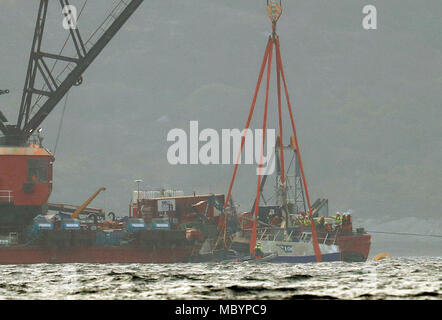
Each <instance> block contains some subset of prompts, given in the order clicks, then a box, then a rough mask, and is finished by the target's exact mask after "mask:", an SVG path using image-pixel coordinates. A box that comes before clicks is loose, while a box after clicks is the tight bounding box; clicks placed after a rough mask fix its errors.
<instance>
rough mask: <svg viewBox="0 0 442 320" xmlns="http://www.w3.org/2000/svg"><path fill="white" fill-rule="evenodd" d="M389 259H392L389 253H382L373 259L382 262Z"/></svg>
mask: <svg viewBox="0 0 442 320" xmlns="http://www.w3.org/2000/svg"><path fill="white" fill-rule="evenodd" d="M388 257H390V259H391V256H390V255H389V254H388V253H380V254H378V255H377V256H376V257H374V258H373V261H378V260H382V259H385V258H388Z"/></svg>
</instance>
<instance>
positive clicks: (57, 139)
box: [51, 0, 88, 155]
mask: <svg viewBox="0 0 442 320" xmlns="http://www.w3.org/2000/svg"><path fill="white" fill-rule="evenodd" d="M87 2H88V0H85V1H84V3H83V6H82V7H81V9H80V13H79V14H78V19H80V16H81V14H82V12H83V10H84V8H85V7H86V4H87ZM70 37H71V34H69V36H68V37H67V38H66V40H65V42H64V44H63V47H62V48H61V50H60V55H61V54H62V52H63V50H64V48H65V47H66V45H67V43H68V41H69V38H70ZM57 61H58V60H55V61H54V65H53V66H52V70H51V72H52V71H54V69H55V66H56V64H57ZM68 97H69V91H68V92H67V93H66V97H65V99H64V106H63V111H62V113H61V117H60V123H59V125H58V132H57V138H56V140H55V146H54V152H53V154H54V155H55V152H56V151H57V146H58V141H59V140H60V134H61V128H62V126H63V119H64V114H65V112H66V107H67V102H68Z"/></svg>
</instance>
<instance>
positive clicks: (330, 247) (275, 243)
mask: <svg viewBox="0 0 442 320" xmlns="http://www.w3.org/2000/svg"><path fill="white" fill-rule="evenodd" d="M267 12H268V15H269V18H270V20H271V22H272V33H271V35H270V36H269V38H268V42H267V46H266V50H265V54H264V59H263V61H262V64H261V69H260V72H259V77H258V83H257V85H256V89H255V92H254V96H253V100H252V105H251V107H250V111H249V115H248V119H247V122H246V125H245V131H247V130H248V129H249V127H250V124H251V120H252V118H253V114H254V110H255V104H256V101H257V96H258V93H259V90H260V87H261V82H262V79H263V76H264V73H265V71H267V72H266V74H267V79H266V80H267V81H266V88H265V102H264V112H263V114H264V119H263V126H262V131H263V139H262V146H261V156H260V162H259V163H258V168H259V169H258V177H257V184H256V196H255V200H254V202H253V205H252V208H251V210H250V211H248V212H242V213H239V214H236V212H235V208H234V207H232V206H231V205H229V201H230V200H231V197H232V189H233V185H234V182H235V179H236V174H237V170H238V162H237V164H235V167H234V171H233V174H232V178H231V182H230V186H229V190H228V193H227V196H226V202H225V208H226V210H228V211H229V210H230V211H231V214H233V215H235V216H236V217H237V219H238V221H239V224H240V226H241V228H240V230H239V231H236V232H234V233H229V232H228V231H227V220H226V223H225V226H226V229H225V231H224V233H222V234H221V235H220V236H219V239H218V241H217V245H219V244H220V243H221V244H224V246H229V247H230V248H232V249H233V250H235V251H237V252H239V253H242V254H243V255H249V256H250V257H252V258H258V257H257V255H256V254H255V246H256V244H257V243H259V244H260V246H261V247H262V249H261V250H262V251H263V253H264V257H266V259H265V261H268V262H286V263H304V262H321V261H365V260H366V259H367V257H368V253H369V249H370V239H371V237H370V235H368V234H367V233H366V232H365V230H364V229H363V228H357V229H356V231H354V230H353V221H352V216H351V215H350V214H343V215H342V216H341V214H336V216H333V217H329V215H328V200H327V199H318V200H317V201H316V202H314V203H313V205H312V204H311V201H310V194H309V190H308V187H307V180H306V175H305V172H304V166H303V162H302V158H301V151H300V147H299V142H298V138H297V132H296V127H295V121H294V116H293V109H292V105H291V101H290V97H289V91H288V87H287V82H286V77H285V73H284V68H283V63H282V57H281V51H280V41H279V36H278V34H277V32H276V26H277V22H278V20H279V18H280V16H281V14H282V8H281V3H280V2H279V3H278V2H277V1H268V7H267ZM274 52H275V56H276V80H277V85H276V88H277V97H278V101H277V110H278V120H279V121H278V127H279V128H278V129H279V135H278V137H277V139H276V141H275V147H274V150H273V153H272V155H271V159H270V161H269V163H270V164H271V163H272V162H273V161H274V162H275V164H276V174H275V175H274V176H275V184H274V188H273V192H272V193H273V195H272V196H271V197H270V196H268V195H267V194H266V192H265V186H266V182H267V180H269V177H270V176H271V175H270V172H269V171H268V170H269V168H271V167H272V165H267V170H266V171H263V155H264V147H265V143H266V142H265V137H266V130H267V117H268V106H269V87H270V78H271V70H272V57H273V53H274ZM266 68H267V70H266ZM282 87H283V88H284V94H285V100H286V104H287V111H288V115H283V110H282V94H281V91H282ZM284 119H289V123H290V125H291V131H292V133H291V136H290V139H289V143H288V144H287V145H285V144H284V137H283V132H284V130H283V123H284V121H283V120H284ZM244 140H245V135H244V134H243V136H242V141H241V146H240V150H239V151H238V156H237V159H240V156H241V153H242V151H243V148H244ZM268 143H271V142H269V141H267V144H268ZM287 164H288V165H287ZM247 189H249V188H247ZM270 199H272V201H273V202H272V203H271V201H270ZM227 217H228V215H227V214H226V219H227ZM221 239H222V240H221ZM258 260H259V259H258Z"/></svg>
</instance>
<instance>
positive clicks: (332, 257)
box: [270, 252, 341, 263]
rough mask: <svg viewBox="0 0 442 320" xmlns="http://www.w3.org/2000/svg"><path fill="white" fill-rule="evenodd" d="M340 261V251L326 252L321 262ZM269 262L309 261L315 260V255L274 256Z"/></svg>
mask: <svg viewBox="0 0 442 320" xmlns="http://www.w3.org/2000/svg"><path fill="white" fill-rule="evenodd" d="M335 261H341V253H339V252H335V253H327V254H323V255H322V261H321V262H335ZM270 262H272V263H311V262H316V256H315V255H308V256H276V257H275V258H273V259H272V260H271V261H270Z"/></svg>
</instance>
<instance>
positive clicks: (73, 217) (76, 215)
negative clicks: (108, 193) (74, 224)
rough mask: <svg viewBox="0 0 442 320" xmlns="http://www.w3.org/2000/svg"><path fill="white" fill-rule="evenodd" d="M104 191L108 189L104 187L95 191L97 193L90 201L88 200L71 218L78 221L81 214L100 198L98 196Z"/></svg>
mask: <svg viewBox="0 0 442 320" xmlns="http://www.w3.org/2000/svg"><path fill="white" fill-rule="evenodd" d="M104 190H106V188H104V187H102V188H100V189H98V190H97V191H95V193H94V194H93V195H91V196H90V197H89V199H87V200H86V201H85V202H84V203H83V204H82V205H81V206H80V207H79V208H78V209H77V210H75V212H74V213H73V214H72V216H71V217H72V219H77V218H78V216H79V215H80V213H81V212H82V211H83V210H84V209H85V208H86V207H87V206H88V205H89V203H91V202H92V201H93V200H94V199H95V198H96V197H97V196H98V194H99V193H100V192H101V191H104Z"/></svg>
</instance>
